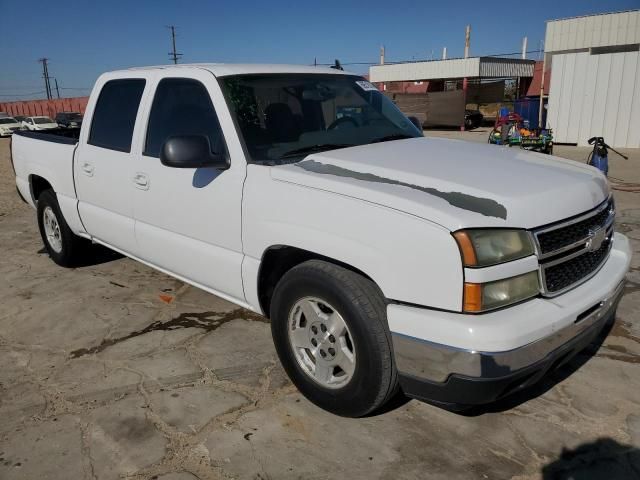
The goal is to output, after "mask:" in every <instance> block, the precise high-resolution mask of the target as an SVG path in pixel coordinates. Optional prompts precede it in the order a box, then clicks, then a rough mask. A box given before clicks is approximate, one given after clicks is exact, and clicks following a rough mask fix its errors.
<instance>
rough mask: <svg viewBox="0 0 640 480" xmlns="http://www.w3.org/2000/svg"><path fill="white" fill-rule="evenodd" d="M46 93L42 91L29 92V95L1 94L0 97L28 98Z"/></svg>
mask: <svg viewBox="0 0 640 480" xmlns="http://www.w3.org/2000/svg"><path fill="white" fill-rule="evenodd" d="M43 93H46V92H45V91H44V90H42V91H40V92H31V93H3V94H0V97H29V96H31V95H41V94H43Z"/></svg>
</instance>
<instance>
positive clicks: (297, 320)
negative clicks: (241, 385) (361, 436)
mask: <svg viewBox="0 0 640 480" xmlns="http://www.w3.org/2000/svg"><path fill="white" fill-rule="evenodd" d="M271 331H272V334H273V339H274V343H275V345H276V350H277V352H278V356H279V357H280V361H281V362H282V365H283V366H284V368H285V370H286V371H287V373H288V375H289V378H291V380H292V381H293V383H294V384H295V385H296V386H297V387H298V389H299V390H300V392H302V394H303V395H304V396H305V397H307V398H308V399H309V400H310V401H311V402H313V403H315V404H316V405H318V406H320V407H321V408H324V409H325V410H328V411H330V412H333V413H336V414H338V415H343V416H348V417H360V416H363V415H367V414H368V413H371V412H372V411H374V410H376V409H377V408H379V407H381V406H382V405H383V404H384V403H385V402H386V401H387V400H389V399H390V398H391V397H392V396H393V395H394V394H395V393H396V391H397V373H396V369H395V365H394V361H393V353H392V347H391V338H390V333H389V329H388V327H387V323H386V304H385V301H384V297H383V296H382V293H381V292H380V290H379V289H378V287H377V286H376V285H375V284H374V283H373V282H372V281H371V280H369V279H367V278H365V277H363V276H361V275H359V274H357V273H355V272H352V271H350V270H347V269H345V268H343V267H339V266H337V265H334V264H331V263H328V262H323V261H320V260H310V261H307V262H304V263H302V264H300V265H298V266H296V267H294V268H292V269H291V270H289V271H288V272H287V273H286V274H285V275H284V276H283V278H282V279H281V280H280V282H279V283H278V285H277V286H276V289H275V291H274V294H273V299H272V303H271Z"/></svg>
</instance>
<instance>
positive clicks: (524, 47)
mask: <svg viewBox="0 0 640 480" xmlns="http://www.w3.org/2000/svg"><path fill="white" fill-rule="evenodd" d="M522 59H523V60H526V59H527V37H524V38H523V39H522Z"/></svg>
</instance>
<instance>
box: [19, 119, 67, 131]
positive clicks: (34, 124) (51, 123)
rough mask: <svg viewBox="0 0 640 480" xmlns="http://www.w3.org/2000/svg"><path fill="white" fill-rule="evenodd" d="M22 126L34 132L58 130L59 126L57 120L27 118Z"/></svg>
mask: <svg viewBox="0 0 640 480" xmlns="http://www.w3.org/2000/svg"><path fill="white" fill-rule="evenodd" d="M22 125H23V126H25V127H26V128H27V130H32V131H37V130H51V129H53V128H58V124H57V123H56V122H55V120H52V119H51V118H49V117H27V118H25V119H24V120H23V121H22Z"/></svg>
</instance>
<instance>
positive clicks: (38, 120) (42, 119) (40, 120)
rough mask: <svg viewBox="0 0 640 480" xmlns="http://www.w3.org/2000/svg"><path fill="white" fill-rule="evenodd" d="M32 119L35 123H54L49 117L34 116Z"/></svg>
mask: <svg viewBox="0 0 640 480" xmlns="http://www.w3.org/2000/svg"><path fill="white" fill-rule="evenodd" d="M33 121H34V122H35V123H36V124H37V125H42V124H43V123H55V122H54V121H53V120H51V119H50V118H49V117H35V118H34V119H33Z"/></svg>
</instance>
